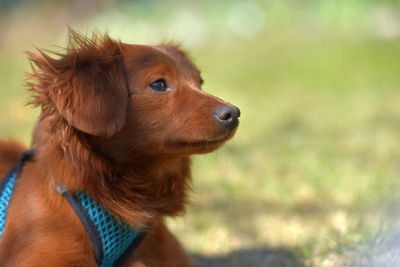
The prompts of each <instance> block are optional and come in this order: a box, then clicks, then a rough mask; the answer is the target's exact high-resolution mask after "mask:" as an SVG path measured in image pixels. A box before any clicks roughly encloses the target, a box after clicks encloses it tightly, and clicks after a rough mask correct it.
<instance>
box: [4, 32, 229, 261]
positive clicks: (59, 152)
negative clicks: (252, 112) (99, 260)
mask: <svg viewBox="0 0 400 267" xmlns="http://www.w3.org/2000/svg"><path fill="white" fill-rule="evenodd" d="M57 55H58V56H59V58H58V59H54V58H52V57H50V56H49V55H47V54H45V53H44V52H42V51H41V50H38V53H37V54H34V53H28V56H29V59H30V60H31V62H32V63H33V65H34V67H33V72H32V74H30V75H29V78H30V79H31V81H30V82H29V83H28V86H29V88H30V90H31V91H32V92H33V93H34V95H35V98H34V100H33V101H32V103H33V104H34V105H36V106H40V107H41V108H42V114H41V117H40V121H39V123H38V125H37V128H36V130H35V134H34V143H33V146H34V147H35V148H36V150H37V154H36V156H35V159H34V161H33V162H31V163H27V164H26V166H25V167H24V169H23V172H22V174H21V176H20V178H19V179H18V181H17V183H16V189H15V193H14V195H13V198H12V202H11V206H10V208H9V211H8V215H7V224H6V230H5V232H4V234H3V237H2V241H1V243H0V262H2V264H4V265H5V266H96V264H95V259H94V254H93V253H94V252H93V247H92V244H91V242H90V240H89V237H88V234H87V232H86V230H85V229H84V227H83V226H82V224H81V223H80V221H79V219H78V218H77V216H76V215H75V214H74V212H73V211H72V209H71V208H70V206H69V204H68V203H67V202H66V200H65V199H64V198H63V197H62V196H61V195H60V194H59V193H57V191H56V189H55V188H56V186H65V187H66V188H67V189H68V190H70V191H75V190H85V191H87V192H89V194H91V195H92V196H93V197H94V198H95V199H97V201H98V202H100V203H101V204H102V205H103V206H104V207H105V208H106V209H108V210H109V211H110V212H111V213H112V214H113V215H114V216H115V217H116V218H119V219H121V220H124V221H126V222H128V223H130V224H131V225H134V226H142V225H144V224H145V223H151V224H152V227H151V229H150V233H149V234H148V236H147V237H146V238H145V240H144V241H143V243H142V244H141V245H140V246H139V247H138V249H137V250H136V251H135V253H134V254H133V255H132V256H131V259H130V263H127V265H128V264H131V266H189V265H190V260H189V258H188V256H187V255H186V254H185V252H184V250H183V249H182V248H181V246H180V245H179V243H178V241H177V240H176V239H175V238H174V237H173V236H172V235H171V234H170V233H169V231H168V229H167V228H166V226H165V225H164V223H163V220H162V218H163V216H173V215H177V214H179V213H181V212H182V211H184V206H185V202H186V192H187V189H188V183H189V181H190V159H189V155H191V154H193V153H206V152H210V151H212V150H215V149H216V148H218V147H219V146H220V145H221V144H222V143H224V142H225V141H226V140H228V139H229V138H231V137H232V136H233V134H234V130H228V129H227V128H226V127H223V126H221V125H219V124H218V123H217V122H216V121H215V119H214V118H213V117H212V113H213V111H214V110H215V109H216V108H217V107H218V106H221V105H226V104H227V103H226V102H224V101H222V100H220V99H218V98H215V97H213V96H211V95H209V94H206V93H204V92H203V91H201V90H200V86H201V77H200V72H199V71H198V70H197V68H196V67H195V66H194V65H193V63H191V62H190V61H189V60H188V59H187V57H186V55H185V53H183V52H182V51H180V50H178V48H177V47H174V46H141V45H128V44H124V43H121V42H116V41H113V40H111V39H110V38H109V37H107V36H100V35H98V34H94V35H93V36H92V38H88V37H84V36H81V35H79V34H77V33H75V32H73V31H71V32H70V45H69V46H68V48H67V49H66V53H65V54H57ZM160 77H162V78H164V79H165V80H167V82H168V86H169V87H170V89H171V90H170V91H168V92H155V91H152V90H151V89H149V88H148V85H149V84H151V83H152V82H153V81H155V80H157V79H159V78H160ZM22 151H23V148H22V147H21V146H20V145H18V144H16V143H12V142H7V141H1V142H0V172H1V173H0V175H3V176H4V174H5V172H6V171H8V169H9V168H11V166H12V165H13V164H15V162H16V159H17V155H19V154H20V153H21V152H22ZM141 264H143V265H141Z"/></svg>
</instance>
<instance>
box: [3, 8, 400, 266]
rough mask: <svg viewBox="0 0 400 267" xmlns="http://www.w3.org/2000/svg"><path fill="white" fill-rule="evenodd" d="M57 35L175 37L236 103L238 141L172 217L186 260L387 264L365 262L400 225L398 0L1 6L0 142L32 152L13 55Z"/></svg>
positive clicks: (199, 177) (207, 161) (31, 116)
mask: <svg viewBox="0 0 400 267" xmlns="http://www.w3.org/2000/svg"><path fill="white" fill-rule="evenodd" d="M67 25H69V26H70V27H72V28H73V29H75V30H78V31H80V32H83V33H86V32H90V31H91V30H94V29H98V30H100V31H101V32H108V33H109V35H110V36H112V37H113V38H116V39H120V40H122V41H123V42H127V43H144V44H154V43H160V42H165V41H174V42H176V43H178V44H180V45H181V46H182V47H183V48H184V49H186V50H187V51H189V52H190V54H191V55H192V58H193V60H194V62H195V63H196V64H197V65H198V66H199V67H200V69H201V70H202V73H203V78H204V80H205V84H204V90H205V91H207V92H210V93H212V94H215V95H217V96H219V97H221V98H223V99H225V100H227V101H230V102H231V103H233V104H235V105H237V106H238V107H240V109H241V111H242V116H241V118H240V126H239V130H238V132H237V134H236V136H235V138H234V139H233V140H232V141H230V142H229V143H228V144H226V145H225V146H224V147H223V148H222V149H221V150H219V151H217V152H214V153H212V154H209V155H200V156H196V157H195V158H194V165H193V167H194V170H193V178H194V183H193V193H192V197H191V200H192V203H191V205H190V207H189V209H188V212H187V213H186V214H185V215H184V216H182V217H179V218H175V219H169V220H168V224H169V225H170V227H171V229H172V230H173V232H174V233H175V234H176V235H177V236H178V237H179V239H180V240H181V241H182V242H183V243H184V246H185V247H186V249H187V250H188V251H189V252H190V253H191V254H192V255H193V256H194V257H196V258H197V259H199V260H200V261H203V262H208V263H218V264H220V266H255V267H257V266H303V265H304V266H348V265H357V264H359V265H360V266H367V265H366V264H367V263H368V262H369V263H371V262H374V261H379V260H382V257H380V256H376V257H378V259H377V258H376V257H375V256H374V254H373V253H370V252H371V251H379V249H380V248H382V247H384V246H385V244H386V243H390V242H392V241H391V240H390V238H389V239H388V238H383V236H386V235H385V233H388V231H392V230H393V229H398V228H399V227H397V228H393V227H394V226H393V225H395V223H394V222H395V221H396V218H397V217H396V214H397V213H396V211H398V210H399V209H398V208H397V206H398V205H397V204H396V203H398V202H397V201H396V199H398V194H397V192H398V190H399V188H400V187H399V174H400V107H399V103H400V91H399V89H400V88H399V87H400V2H399V1H396V0H379V1H373V0H335V1H328V0H319V1H318V0H303V1H301V0H281V1H272V0H270V1H268V0H265V1H262V0H231V1H227V0H220V1H212V0H201V1H194V0H186V1H184V0H171V1H156V0H135V1H133V0H132V1H128V0H126V1H117V0H103V1H96V0H88V1H81V0H74V1H66V0H65V1H62V0H57V1H50V0H48V1H45V0H42V1H29V0H0V114H1V119H0V136H1V137H3V138H12V139H17V140H20V141H22V142H24V143H25V144H27V145H29V143H30V140H31V132H32V129H33V125H34V123H35V120H36V119H37V116H38V114H39V110H37V109H35V110H34V109H33V108H32V107H30V106H25V103H26V102H27V100H28V99H29V95H28V93H27V91H26V89H25V88H24V86H23V81H24V79H25V74H24V72H26V71H29V70H30V66H29V63H28V61H27V60H26V57H25V55H24V54H23V51H26V50H31V51H32V50H34V46H37V47H40V48H47V49H50V50H57V49H59V48H58V47H63V46H65V44H66V32H67ZM390 229H392V230H390ZM398 236H399V233H398ZM371 246H372V250H371ZM397 255H400V253H398V254H397ZM384 262H385V261H384ZM386 262H387V261H386ZM376 266H389V265H379V264H378V265H376ZM390 266H395V265H390Z"/></svg>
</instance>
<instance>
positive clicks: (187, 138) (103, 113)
mask: <svg viewBox="0 0 400 267" xmlns="http://www.w3.org/2000/svg"><path fill="white" fill-rule="evenodd" d="M71 34H72V38H73V41H74V42H75V43H77V44H78V48H75V49H73V50H70V51H69V53H68V54H66V55H64V56H63V57H61V59H57V60H56V59H52V58H50V57H49V56H47V55H45V54H42V55H40V56H37V55H34V54H29V56H30V59H31V60H32V61H33V62H34V63H35V64H36V65H37V66H38V68H39V69H40V70H39V71H34V75H32V78H34V79H35V80H37V84H30V86H32V88H33V90H35V91H36V92H37V93H38V97H37V99H36V102H35V103H36V104H38V105H41V106H42V107H43V108H44V110H45V111H46V110H50V111H54V110H55V113H56V114H58V115H59V116H61V117H62V118H63V119H65V121H66V122H67V124H68V125H69V126H71V127H73V128H74V129H77V130H78V131H80V132H83V133H85V134H86V135H87V136H88V137H90V136H92V137H93V140H96V141H95V143H96V145H97V146H100V147H101V149H102V150H103V151H106V152H107V151H110V152H111V151H118V153H119V155H116V154H115V153H114V155H113V156H115V157H124V158H126V157H127V156H128V155H127V153H130V152H132V153H134V152H140V153H144V154H148V155H171V154H177V155H189V154H193V153H206V152H210V151H212V150H214V149H216V148H218V147H219V146H220V145H221V144H223V143H224V142H225V141H227V140H228V139H230V138H231V137H232V136H233V135H234V133H235V131H236V128H237V126H238V117H239V116H240V111H239V109H238V108H236V107H234V106H232V105H230V104H228V103H226V102H224V101H223V100H221V99H218V98H216V97H214V96H212V95H209V94H207V93H205V92H204V91H202V90H201V84H202V78H201V76H200V72H199V70H198V69H197V68H196V67H195V66H194V65H193V63H192V62H191V61H190V60H189V59H188V58H187V57H186V56H185V54H184V53H183V52H182V51H180V50H179V49H177V48H176V47H173V46H168V45H167V46H163V45H161V46H144V45H129V44H124V43H119V42H116V41H113V40H111V39H109V38H108V37H105V38H104V39H99V40H93V39H87V38H86V37H82V36H80V35H77V34H76V33H74V32H72V33H71Z"/></svg>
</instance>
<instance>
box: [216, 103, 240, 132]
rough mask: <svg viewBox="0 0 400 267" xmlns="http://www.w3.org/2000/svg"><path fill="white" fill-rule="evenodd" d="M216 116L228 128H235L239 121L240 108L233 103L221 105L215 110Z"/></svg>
mask: <svg viewBox="0 0 400 267" xmlns="http://www.w3.org/2000/svg"><path fill="white" fill-rule="evenodd" d="M214 117H215V118H216V120H217V121H218V122H220V123H222V124H223V125H225V126H226V127H227V128H229V129H234V128H236V126H237V125H238V123H239V120H238V118H239V117H240V109H239V108H237V107H235V106H231V105H224V106H219V107H218V108H217V109H216V110H215V112H214Z"/></svg>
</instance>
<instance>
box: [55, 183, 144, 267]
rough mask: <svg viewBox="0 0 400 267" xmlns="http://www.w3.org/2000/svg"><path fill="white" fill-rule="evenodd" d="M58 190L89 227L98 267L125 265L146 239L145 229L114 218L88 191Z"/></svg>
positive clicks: (88, 230) (85, 225) (86, 226)
mask: <svg viewBox="0 0 400 267" xmlns="http://www.w3.org/2000/svg"><path fill="white" fill-rule="evenodd" d="M57 190H58V191H59V192H60V193H61V194H62V195H63V196H64V197H65V198H66V199H67V201H68V203H69V204H70V205H71V207H72V209H73V210H74V211H75V213H76V215H77V216H78V217H79V219H80V221H81V222H82V224H83V225H84V227H85V228H86V230H87V232H88V234H89V237H90V240H91V241H92V243H93V247H94V250H95V257H96V262H97V264H98V265H99V266H101V267H111V266H113V267H119V266H122V265H123V264H124V262H125V261H126V260H127V258H128V257H129V256H130V255H131V253H132V252H133V251H134V250H135V248H136V247H137V246H138V245H139V244H140V243H141V242H142V240H143V239H144V237H145V236H146V234H147V230H146V229H143V228H140V227H137V228H134V227H132V226H130V225H128V224H127V223H125V222H122V221H119V220H117V219H115V218H114V217H113V216H112V215H111V214H110V213H109V212H108V211H107V210H106V209H104V207H103V206H101V205H100V204H99V203H98V202H97V201H96V200H94V199H93V198H91V197H90V195H89V194H88V193H87V192H80V191H78V192H75V194H70V193H69V192H68V191H67V190H65V188H57Z"/></svg>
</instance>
